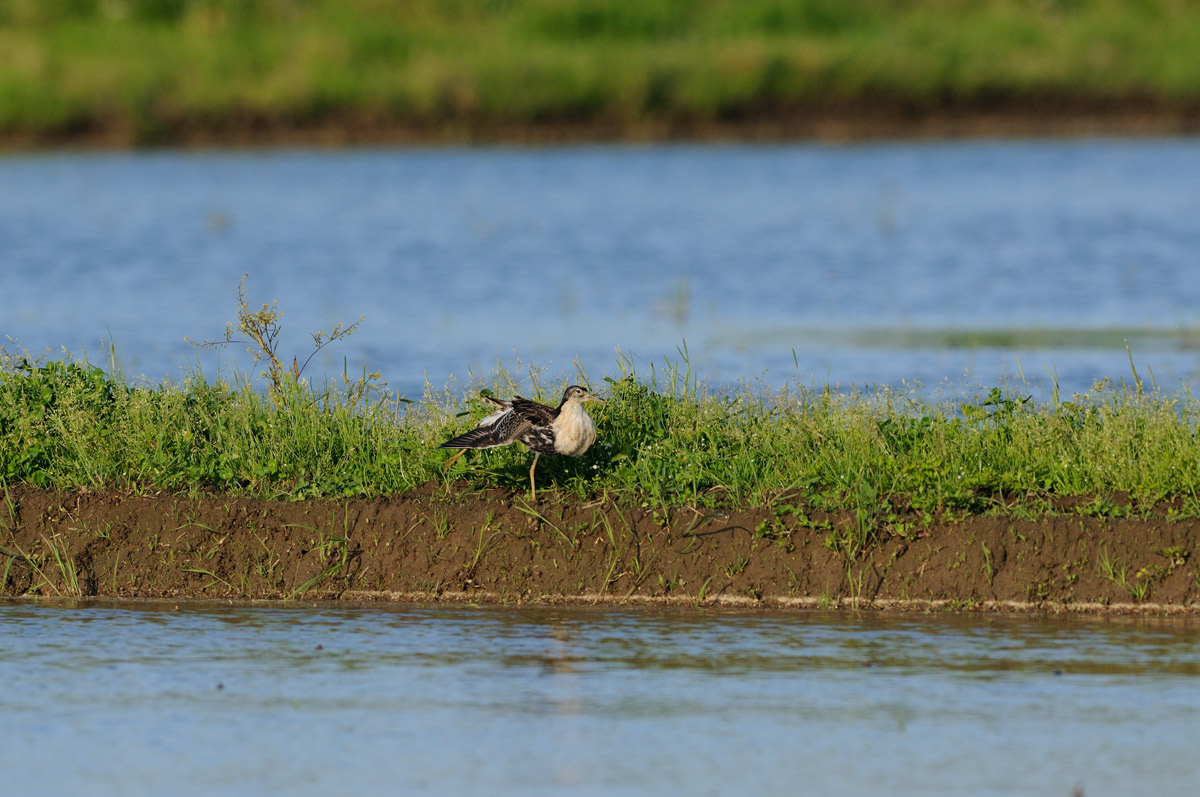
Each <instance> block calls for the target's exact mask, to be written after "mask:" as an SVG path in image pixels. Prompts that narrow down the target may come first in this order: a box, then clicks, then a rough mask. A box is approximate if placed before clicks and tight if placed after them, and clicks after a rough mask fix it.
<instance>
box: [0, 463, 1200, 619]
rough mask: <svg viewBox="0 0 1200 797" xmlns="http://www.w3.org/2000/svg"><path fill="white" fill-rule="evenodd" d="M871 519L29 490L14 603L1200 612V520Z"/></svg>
mask: <svg viewBox="0 0 1200 797" xmlns="http://www.w3.org/2000/svg"><path fill="white" fill-rule="evenodd" d="M860 522H861V521H860V519H859V518H857V517H856V516H855V515H854V514H853V513H844V514H839V513H819V512H816V511H813V512H808V513H805V512H802V511H796V510H791V511H787V510H786V508H785V511H780V509H779V508H774V509H772V508H763V509H756V510H744V511H743V510H737V511H723V510H711V509H702V508H672V509H669V510H668V509H663V508H661V507H659V508H652V507H642V506H630V505H627V504H625V503H619V502H618V503H614V502H613V501H612V500H611V499H605V500H596V501H591V502H571V501H562V500H559V499H558V498H556V497H555V496H550V497H548V498H547V497H543V499H542V500H541V502H540V503H537V504H531V503H529V502H528V500H527V499H526V497H525V496H524V495H522V494H520V493H512V492H509V491H503V490H490V491H484V492H480V491H472V490H468V489H464V488H461V487H460V488H453V487H451V488H446V487H442V486H440V485H427V486H426V487H425V488H423V489H421V490H418V491H416V492H414V493H410V494H405V495H398V496H394V497H389V498H379V499H373V500H346V501H296V502H291V501H286V502H285V501H264V500H255V499H250V498H242V497H234V496H227V495H202V496H187V495H173V494H163V493H158V494H137V495H129V494H123V493H117V492H111V491H109V492H90V491H78V492H55V491H48V490H40V489H36V488H32V487H25V486H18V487H10V488H9V490H8V502H7V510H6V511H0V565H2V566H3V569H2V570H0V572H2V573H3V580H2V581H0V594H2V595H8V596H15V595H30V594H32V595H58V594H71V595H83V596H113V597H147V598H149V597H174V598H179V597H184V598H228V599H280V598H284V599H286V598H308V599H316V598H322V599H330V598H333V599H339V598H340V599H352V600H371V599H383V600H423V601H427V600H470V601H479V602H555V601H592V602H601V601H603V602H689V603H705V604H737V605H764V606H772V605H774V606H786V605H822V606H857V607H875V608H889V607H897V608H914V607H942V606H949V607H954V608H1009V609H1028V608H1042V609H1053V610H1085V611H1086V610H1097V611H1099V610H1110V611H1111V610H1137V611H1200V556H1197V555H1196V553H1197V550H1198V549H1200V521H1197V520H1195V519H1187V520H1170V519H1169V518H1168V515H1167V513H1166V512H1165V511H1164V512H1162V513H1159V514H1155V513H1153V512H1151V513H1148V514H1147V515H1146V516H1143V517H1136V518H1135V517H1120V518H1113V517H1089V516H1086V515H1084V514H1080V513H1079V512H1076V511H1074V510H1072V509H1070V508H1064V509H1062V510H1060V511H1059V512H1057V513H1055V514H1049V515H1047V516H1044V517H1040V518H1036V519H1018V518H1015V517H1009V516H970V517H966V518H963V519H958V520H949V521H934V522H931V523H922V522H915V518H914V522H912V523H905V522H901V523H899V524H893V525H891V526H886V527H880V528H879V529H878V530H877V531H874V532H873V540H872V544H871V545H869V546H868V547H867V549H866V550H864V551H862V552H860V553H858V554H857V555H849V554H847V553H846V551H845V548H844V546H843V547H842V550H840V551H839V550H837V548H838V547H839V546H838V545H836V544H835V543H834V541H835V540H836V539H838V538H839V537H849V536H852V532H854V531H855V530H857V529H859V528H861V527H860V526H859V523H860ZM897 529H899V530H900V531H897ZM901 531H902V532H903V533H900V532H901Z"/></svg>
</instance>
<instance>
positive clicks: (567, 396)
mask: <svg viewBox="0 0 1200 797" xmlns="http://www.w3.org/2000/svg"><path fill="white" fill-rule="evenodd" d="M568 401H578V402H579V403H580V404H582V403H583V402H585V401H595V402H597V403H599V404H603V403H604V399H602V398H598V397H596V396H593V395H592V394H591V392H590V391H589V390H588V389H587V388H586V387H580V386H579V385H571V386H570V387H569V388H567V389H566V390H564V391H563V397H562V403H563V404H566V403H567V402H568Z"/></svg>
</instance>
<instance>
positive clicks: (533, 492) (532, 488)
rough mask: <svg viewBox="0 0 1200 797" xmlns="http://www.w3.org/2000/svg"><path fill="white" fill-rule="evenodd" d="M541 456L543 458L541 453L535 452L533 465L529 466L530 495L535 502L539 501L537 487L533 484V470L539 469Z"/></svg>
mask: <svg viewBox="0 0 1200 797" xmlns="http://www.w3.org/2000/svg"><path fill="white" fill-rule="evenodd" d="M540 456H541V452H538V451H534V452H533V464H532V465H530V466H529V494H530V498H531V500H534V501H536V500H537V487H536V486H534V483H533V469H534V468H536V467H537V461H538V457H540Z"/></svg>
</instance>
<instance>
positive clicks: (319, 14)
mask: <svg viewBox="0 0 1200 797" xmlns="http://www.w3.org/2000/svg"><path fill="white" fill-rule="evenodd" d="M0 54H3V55H2V57H0V133H3V134H7V135H9V136H13V135H22V134H23V135H30V136H34V137H37V136H43V137H54V136H67V137H69V136H71V135H76V134H86V133H95V132H96V131H106V130H108V131H119V132H120V133H121V135H123V136H125V138H126V139H128V140H129V141H131V142H134V143H156V142H169V141H171V140H172V139H173V138H175V137H179V136H183V135H185V134H186V132H187V131H189V130H207V131H212V132H215V133H218V134H219V133H221V132H222V131H230V130H238V129H247V128H249V129H253V128H255V127H264V126H265V127H271V128H277V127H278V128H289V127H293V128H304V127H313V126H320V125H323V124H335V125H341V126H343V127H351V128H353V127H355V126H359V127H364V128H371V127H384V128H386V127H389V126H391V127H395V126H399V127H402V128H408V129H411V130H413V131H418V132H419V131H426V132H428V133H430V134H435V135H436V134H438V133H439V132H442V133H445V132H446V131H448V130H449V131H453V130H458V129H468V130H470V129H476V130H478V129H487V128H488V127H489V126H501V127H503V126H515V127H517V128H519V127H521V126H526V125H544V124H551V125H553V124H561V123H583V124H590V125H607V126H609V127H611V128H612V129H615V130H617V131H620V130H627V129H631V128H636V127H637V126H638V125H639V124H647V123H666V124H684V125H686V124H703V123H706V122H713V121H731V120H732V121H736V120H739V119H755V118H769V117H771V116H773V115H780V114H797V113H804V112H805V111H807V110H811V109H821V108H824V109H830V108H834V109H837V108H843V109H845V108H849V109H877V108H879V107H886V108H891V109H893V111H895V112H899V113H923V112H929V111H937V110H939V109H955V108H966V109H971V108H975V109H980V108H983V109H986V108H996V107H999V108H1004V107H1008V106H1014V105H1015V106H1020V105H1021V104H1023V103H1024V104H1029V103H1034V104H1038V107H1048V106H1052V105H1054V104H1055V103H1066V104H1070V105H1074V106H1083V107H1096V108H1105V107H1111V106H1112V105H1113V104H1120V103H1122V102H1126V101H1129V100H1136V101H1147V102H1151V103H1165V104H1168V105H1172V104H1173V105H1183V106H1188V107H1195V106H1196V104H1197V103H1198V102H1200V78H1198V77H1197V76H1198V75H1200V3H1194V2H1189V1H1188V0H861V1H860V2H843V0H638V2H627V1H626V0H396V1H394V2H393V1H392V0H387V1H385V0H0Z"/></svg>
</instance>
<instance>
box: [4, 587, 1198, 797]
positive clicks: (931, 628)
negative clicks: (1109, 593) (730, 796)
mask: <svg viewBox="0 0 1200 797" xmlns="http://www.w3.org/2000/svg"><path fill="white" fill-rule="evenodd" d="M0 622H2V623H3V630H4V638H5V644H4V646H3V647H2V648H0V678H3V682H4V683H5V686H6V688H5V690H4V691H3V692H2V693H0V712H2V713H3V716H4V717H5V720H6V721H5V726H6V728H7V729H8V730H7V731H6V733H5V739H4V744H3V745H2V746H0V750H2V752H0V763H3V764H4V766H5V771H6V773H7V774H6V781H7V784H6V785H7V787H8V789H9V790H11V792H12V793H25V792H32V791H34V790H38V791H45V790H46V789H47V787H49V790H50V791H53V792H57V793H95V794H108V793H117V792H119V793H122V794H128V793H147V794H148V793H162V792H164V791H168V790H169V791H171V792H173V793H210V792H211V791H213V790H218V789H219V790H236V791H240V792H272V793H284V792H286V793H293V794H309V793H311V794H326V793H394V792H396V791H406V790H418V789H426V790H429V791H433V792H438V793H445V792H450V791H453V792H456V793H461V792H462V791H464V790H467V789H470V790H474V791H477V792H482V793H520V794H525V793H530V792H548V791H563V790H568V789H569V790H571V791H572V792H576V791H580V792H584V793H591V792H597V793H598V792H601V791H605V792H607V791H612V790H617V791H636V792H643V793H648V792H658V793H663V792H673V793H717V794H723V793H749V792H753V791H769V792H772V793H778V792H785V791H786V792H792V791H794V790H795V789H796V785H797V784H798V783H803V784H804V790H805V791H807V792H808V793H835V792H836V793H851V794H867V793H869V794H878V793H881V792H882V793H889V794H904V793H907V794H928V793H955V794H964V793H966V794H1014V793H1020V794H1061V795H1066V794H1070V793H1071V790H1072V789H1073V788H1076V787H1081V788H1084V789H1085V790H1086V793H1088V794H1109V793H1111V794H1118V793H1144V794H1149V793H1157V794H1164V793H1187V792H1188V791H1189V789H1190V788H1191V786H1192V785H1194V783H1195V782H1196V777H1197V776H1198V775H1200V766H1198V765H1197V764H1196V761H1195V756H1194V752H1193V750H1192V748H1193V747H1194V730H1195V728H1196V727H1197V722H1200V689H1197V685H1198V684H1197V677H1198V676H1200V637H1198V636H1197V634H1196V631H1197V621H1196V620H1195V619H1174V620H1155V621H1147V620H1129V619H1081V618H1049V617H999V616H986V615H985V616H980V615H965V616H954V615H948V616H941V615H879V614H869V613H863V614H833V613H821V612H799V611H798V612H794V613H787V612H784V613H773V614H756V613H734V612H729V611H720V612H716V611H682V610H654V611H650V610H645V611H639V610H631V609H623V610H609V609H588V608H570V609H562V608H489V609H478V608H469V607H433V608H430V607H374V606H372V607H338V606H330V605H318V606H309V605H306V608H300V607H275V608H272V607H264V606H255V607H239V606H228V605H225V606H216V605H199V604H197V605H192V604H182V605H180V606H179V607H178V608H175V607H174V605H173V604H169V603H167V604H147V605H140V604H132V605H131V604H112V603H97V604H83V605H76V606H75V607H71V606H70V605H66V606H64V605H36V604H27V603H6V604H0Z"/></svg>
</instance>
